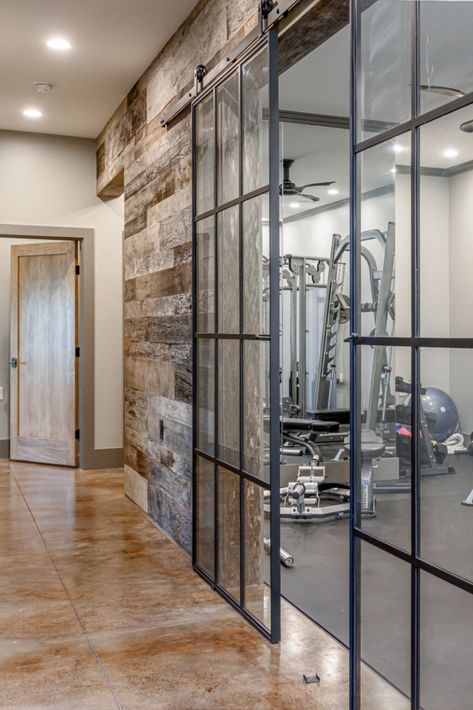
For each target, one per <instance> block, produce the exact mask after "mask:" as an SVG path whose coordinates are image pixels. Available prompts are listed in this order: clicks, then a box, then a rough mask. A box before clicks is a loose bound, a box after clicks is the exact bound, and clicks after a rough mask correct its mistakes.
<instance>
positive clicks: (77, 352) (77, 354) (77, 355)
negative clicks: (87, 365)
mask: <svg viewBox="0 0 473 710" xmlns="http://www.w3.org/2000/svg"><path fill="white" fill-rule="evenodd" d="M76 357H80V348H79V347H77V348H76Z"/></svg>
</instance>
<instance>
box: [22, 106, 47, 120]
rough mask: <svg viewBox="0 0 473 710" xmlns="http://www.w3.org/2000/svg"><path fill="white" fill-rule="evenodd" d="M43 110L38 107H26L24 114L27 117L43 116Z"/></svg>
mask: <svg viewBox="0 0 473 710" xmlns="http://www.w3.org/2000/svg"><path fill="white" fill-rule="evenodd" d="M42 115H43V114H42V112H41V111H40V110H39V109H37V108H25V110H24V111H23V116H26V117H27V118H41V116H42Z"/></svg>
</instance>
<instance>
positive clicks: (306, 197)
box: [300, 192, 320, 202]
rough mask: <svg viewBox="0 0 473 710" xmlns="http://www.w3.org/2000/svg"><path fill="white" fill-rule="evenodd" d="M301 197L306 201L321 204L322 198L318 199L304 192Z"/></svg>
mask: <svg viewBox="0 0 473 710" xmlns="http://www.w3.org/2000/svg"><path fill="white" fill-rule="evenodd" d="M300 196H301V197H304V198H305V199H306V200H312V202H320V197H316V196H315V195H306V194H305V193H304V192H301V193H300Z"/></svg>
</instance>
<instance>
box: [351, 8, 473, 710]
mask: <svg viewBox="0 0 473 710" xmlns="http://www.w3.org/2000/svg"><path fill="white" fill-rule="evenodd" d="M365 7H366V4H365ZM365 7H364V3H363V0H351V10H350V15H351V17H350V20H351V58H352V66H351V97H350V111H351V117H350V146H351V158H350V193H351V198H350V254H351V261H350V288H351V293H350V297H351V304H352V308H351V336H350V409H351V413H352V415H351V424H350V439H351V441H352V442H353V445H352V447H351V458H350V488H351V515H350V643H349V646H350V710H359V709H360V708H361V662H362V658H361V613H360V609H361V600H362V598H363V589H362V587H361V545H362V543H363V542H364V543H368V544H370V545H372V546H374V547H375V548H377V549H378V550H381V551H383V552H385V553H388V554H389V555H392V556H393V557H395V558H397V559H398V560H402V561H403V562H405V563H407V564H408V565H410V571H411V577H410V580H411V581H410V584H411V595H410V602H411V609H410V617H411V623H410V673H411V677H410V701H411V707H412V709H413V710H418V709H419V708H420V707H421V699H420V665H421V664H420V661H421V651H420V649H421V644H420V633H421V629H420V613H421V610H420V606H421V600H420V584H421V581H420V577H421V572H424V573H428V574H430V575H432V576H433V577H436V578H437V579H440V580H443V581H444V582H447V583H449V584H450V585H452V586H453V587H456V588H458V589H462V590H463V591H466V592H469V593H470V594H473V582H472V581H470V580H467V579H465V578H463V577H460V576H459V575H457V574H455V573H453V572H450V571H449V570H447V569H444V568H442V567H440V566H438V565H435V564H433V563H431V562H428V561H427V560H426V559H425V558H423V556H422V551H421V527H420V525H421V522H420V513H421V505H420V504H421V491H420V451H419V441H420V436H419V431H420V407H419V404H420V401H421V399H420V398H421V384H420V352H421V349H422V348H426V347H427V348H468V349H473V338H451V337H442V338H441V337H435V338H434V337H422V336H421V329H420V293H421V292H420V277H419V275H420V220H419V213H420V210H419V200H420V174H421V168H420V165H421V164H420V129H421V127H422V126H424V125H425V124H427V123H430V122H431V121H434V120H435V119H438V118H441V117H443V116H446V115H448V114H450V113H452V112H453V111H456V110H457V109H460V108H463V107H465V106H468V105H470V104H473V92H472V93H469V94H466V95H465V96H462V97H460V98H457V99H455V100H453V101H451V102H450V103H446V104H443V105H441V106H439V107H438V108H435V109H433V110H430V111H428V112H425V113H421V102H420V39H421V28H420V0H414V1H413V2H412V8H411V18H410V32H411V37H410V40H411V42H410V45H411V118H410V119H409V120H408V121H405V122H403V123H402V124H399V125H395V126H391V127H387V128H386V130H385V131H383V132H381V133H378V134H376V135H375V136H372V137H370V138H367V139H361V140H360V139H359V136H360V135H361V130H360V128H361V122H362V116H361V115H360V111H359V107H360V106H361V101H360V97H361V93H360V92H361V70H362V67H361V41H362V40H361V13H362V11H363V9H365ZM406 133H410V138H411V155H412V161H411V274H410V275H411V335H410V336H409V337H396V336H392V337H375V336H363V335H360V332H361V328H360V323H361V320H360V316H361V308H360V305H361V258H360V228H361V227H360V221H361V220H360V214H361V171H360V162H361V157H362V156H363V153H364V151H366V150H368V149H369V148H373V147H375V146H379V145H381V144H382V143H385V142H386V141H388V140H390V139H393V138H396V137H398V136H401V135H403V134H406ZM363 346H371V347H376V346H385V347H386V346H389V347H407V348H410V351H411V372H412V385H411V387H412V390H411V392H412V412H411V423H410V424H411V431H412V432H413V438H412V448H411V471H412V476H411V478H412V482H411V516H410V517H411V549H410V552H407V551H405V550H403V549H401V548H399V547H397V546H395V545H393V544H391V543H390V542H388V541H386V540H383V539H381V538H379V537H376V536H374V535H372V534H371V533H368V532H367V531H366V530H365V529H362V524H361V495H360V491H361V480H360V474H361V417H360V412H361V367H360V364H361V348H362V347H363Z"/></svg>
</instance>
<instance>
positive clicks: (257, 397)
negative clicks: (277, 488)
mask: <svg viewBox="0 0 473 710" xmlns="http://www.w3.org/2000/svg"><path fill="white" fill-rule="evenodd" d="M243 378H244V379H243V427H244V431H243V468H244V469H245V471H247V472H248V473H251V474H253V476H258V478H262V479H264V480H265V481H268V482H269V474H270V470H269V424H270V422H269V343H259V342H257V341H254V340H247V341H245V342H244V344H243Z"/></svg>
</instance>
